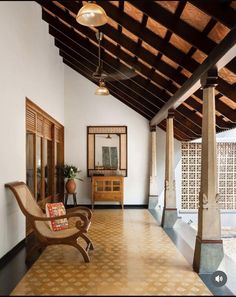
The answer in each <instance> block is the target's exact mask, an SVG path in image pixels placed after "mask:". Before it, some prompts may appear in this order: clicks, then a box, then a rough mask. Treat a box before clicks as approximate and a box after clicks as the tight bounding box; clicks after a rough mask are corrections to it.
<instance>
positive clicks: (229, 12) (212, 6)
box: [189, 0, 236, 29]
mask: <svg viewBox="0 0 236 297" xmlns="http://www.w3.org/2000/svg"><path fill="white" fill-rule="evenodd" d="M189 2H191V3H192V4H193V5H194V6H196V7H198V8H199V9H200V10H202V11H204V12H205V13H206V14H208V15H210V16H211V17H213V18H214V19H215V20H217V21H219V22H221V23H222V24H224V25H225V26H226V27H228V28H230V29H232V28H233V27H234V26H235V25H236V11H235V10H234V9H233V8H231V7H230V6H229V4H230V2H231V1H214V3H212V2H211V1H206V0H189Z"/></svg>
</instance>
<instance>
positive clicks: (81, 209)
mask: <svg viewBox="0 0 236 297" xmlns="http://www.w3.org/2000/svg"><path fill="white" fill-rule="evenodd" d="M80 211H85V212H86V213H87V217H88V219H89V220H91V218H92V211H91V210H90V209H89V208H88V207H85V206H78V207H75V208H73V210H72V211H71V213H78V212H80Z"/></svg>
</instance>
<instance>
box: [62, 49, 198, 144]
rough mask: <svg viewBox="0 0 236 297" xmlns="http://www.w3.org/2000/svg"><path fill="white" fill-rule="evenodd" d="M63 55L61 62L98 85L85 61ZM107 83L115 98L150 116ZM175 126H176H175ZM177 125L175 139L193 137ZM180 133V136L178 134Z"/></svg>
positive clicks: (148, 117)
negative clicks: (89, 72)
mask: <svg viewBox="0 0 236 297" xmlns="http://www.w3.org/2000/svg"><path fill="white" fill-rule="evenodd" d="M62 57H63V62H64V63H65V64H66V65H67V66H69V67H70V68H72V69H73V70H75V71H76V72H78V73H80V74H81V75H83V76H84V77H86V78H87V79H88V80H90V81H91V82H93V83H95V84H97V85H98V83H97V82H96V81H94V80H93V79H92V78H91V76H90V75H88V73H87V71H88V68H87V63H86V66H85V65H83V63H80V62H78V64H76V65H75V64H74V61H73V60H72V59H71V58H72V57H69V56H68V55H66V54H65V53H64V54H63V55H62ZM108 85H109V90H110V93H111V95H113V96H114V97H115V98H117V99H119V100H120V101H121V102H123V103H124V104H126V105H128V106H129V107H130V108H132V109H134V110H135V111H136V112H138V113H139V114H141V115H142V116H144V117H145V118H146V119H148V120H149V119H150V118H151V116H150V114H148V112H144V110H143V108H142V107H140V106H139V105H137V102H134V103H133V100H131V101H130V98H129V99H128V98H127V94H124V93H123V92H120V91H121V90H120V89H117V88H116V87H114V86H113V85H112V83H108ZM176 126H177V127H176ZM178 127H179V125H178V123H177V125H175V128H174V130H175V135H176V134H177V137H176V138H177V139H181V140H189V139H195V138H196V136H194V137H193V136H189V135H188V134H186V133H184V132H181V130H179V128H178ZM162 129H165V128H164V127H162ZM180 135H181V136H180Z"/></svg>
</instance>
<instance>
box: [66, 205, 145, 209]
mask: <svg viewBox="0 0 236 297" xmlns="http://www.w3.org/2000/svg"><path fill="white" fill-rule="evenodd" d="M79 206H85V207H88V208H92V207H91V204H78V205H77V207H79ZM73 207H74V205H73V204H70V205H67V206H66V208H73ZM124 208H125V209H147V208H148V205H147V204H126V205H124ZM94 209H122V208H121V205H118V204H95V205H94Z"/></svg>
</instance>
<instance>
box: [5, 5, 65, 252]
mask: <svg viewBox="0 0 236 297" xmlns="http://www.w3.org/2000/svg"><path fill="white" fill-rule="evenodd" d="M0 36H1V47H0V65H1V67H0V86H1V88H0V89H1V93H0V94H1V95H0V137H1V138H0V139H1V145H0V168H1V170H0V198H1V199H0V228H1V229H0V230H1V232H0V257H2V256H3V255H4V254H5V253H7V252H8V251H9V250H10V249H11V248H12V247H14V246H15V245H16V244H17V243H18V242H19V241H20V240H22V239H23V238H24V237H25V221H24V217H23V215H22V214H21V212H20V210H19V207H18V205H17V204H16V202H15V199H14V198H13V196H11V195H10V194H9V193H8V192H7V191H6V190H5V188H4V184H5V183H7V182H11V181H15V180H22V181H25V175H26V168H25V167H26V165H25V163H26V161H25V97H26V96H27V97H28V98H30V99H31V100H32V101H34V102H35V103H36V104H38V105H39V106H40V107H41V108H42V109H44V110H45V111H46V112H48V113H49V114H50V115H52V116H53V117H54V118H56V119H57V120H58V121H60V122H61V123H62V124H63V123H64V67H63V64H62V62H61V58H60V57H59V55H58V51H57V49H56V48H55V47H54V41H53V38H52V37H51V36H50V35H49V34H48V25H47V24H46V23H45V22H44V21H42V19H41V7H40V6H39V5H38V4H37V3H35V2H33V1H28V2H16V1H13V2H10V1H5V2H0Z"/></svg>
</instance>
